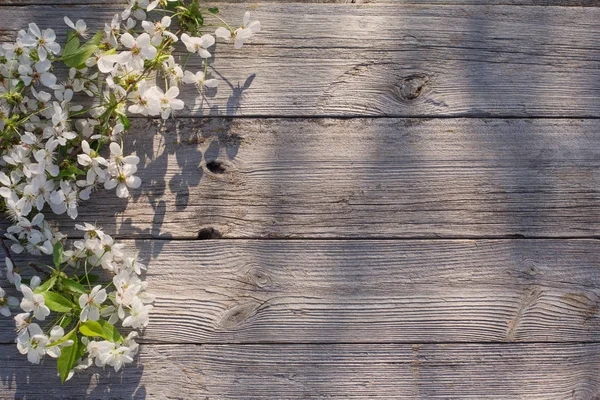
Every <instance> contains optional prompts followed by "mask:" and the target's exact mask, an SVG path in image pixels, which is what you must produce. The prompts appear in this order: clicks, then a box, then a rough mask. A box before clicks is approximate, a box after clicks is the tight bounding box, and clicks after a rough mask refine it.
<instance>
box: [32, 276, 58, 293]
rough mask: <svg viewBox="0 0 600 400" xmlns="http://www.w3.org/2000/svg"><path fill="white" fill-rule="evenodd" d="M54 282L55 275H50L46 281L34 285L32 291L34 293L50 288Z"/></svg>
mask: <svg viewBox="0 0 600 400" xmlns="http://www.w3.org/2000/svg"><path fill="white" fill-rule="evenodd" d="M55 283H56V276H52V277H51V278H50V279H48V280H47V281H46V282H44V283H42V284H41V285H40V286H38V287H36V288H35V289H34V292H35V293H44V292H47V291H48V290H50V289H52V287H53V286H54V284H55Z"/></svg>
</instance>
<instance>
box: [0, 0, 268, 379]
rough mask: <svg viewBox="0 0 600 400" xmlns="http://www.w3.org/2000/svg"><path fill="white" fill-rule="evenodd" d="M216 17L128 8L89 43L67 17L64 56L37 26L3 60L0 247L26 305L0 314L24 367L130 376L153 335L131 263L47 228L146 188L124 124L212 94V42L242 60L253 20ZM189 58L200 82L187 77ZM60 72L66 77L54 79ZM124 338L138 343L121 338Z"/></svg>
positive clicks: (88, 231) (134, 2) (190, 7)
mask: <svg viewBox="0 0 600 400" xmlns="http://www.w3.org/2000/svg"><path fill="white" fill-rule="evenodd" d="M218 13H219V10H218V9H216V8H202V7H200V5H199V0H191V1H184V0H154V1H149V0H129V3H128V5H127V8H126V9H125V10H124V11H123V12H122V13H121V14H117V15H115V16H114V17H113V19H112V21H110V22H108V23H106V24H105V26H104V27H103V28H102V29H101V30H99V31H98V32H96V33H95V34H93V35H92V33H91V32H90V31H89V29H88V26H87V24H86V22H85V21H83V20H78V21H76V22H73V21H72V20H71V19H70V18H68V17H65V18H64V22H65V24H66V25H67V26H68V27H69V28H70V30H69V32H68V35H67V38H66V42H65V43H64V46H62V47H61V45H60V44H59V43H58V42H57V38H56V35H55V33H54V31H53V30H52V29H41V28H40V27H38V26H37V25H36V24H34V23H32V24H29V26H28V28H27V29H26V30H21V31H19V33H18V35H17V38H16V41H15V42H14V43H12V44H4V45H2V46H1V47H0V207H2V211H3V212H4V213H5V215H7V216H8V217H9V218H10V219H11V221H12V225H11V226H10V227H9V228H8V229H7V231H6V232H5V233H4V235H3V237H2V238H0V241H1V244H2V247H3V248H4V250H5V252H6V259H5V260H6V267H7V268H6V278H7V279H8V281H9V282H10V283H11V284H12V285H13V289H11V290H12V291H14V293H13V294H15V295H17V294H20V296H21V300H18V299H17V297H15V296H12V295H11V296H7V293H6V292H5V291H4V290H3V289H0V314H2V315H4V316H9V315H11V314H12V311H11V308H13V309H14V308H20V310H21V311H22V312H20V313H17V314H16V316H15V317H14V318H15V321H16V327H17V339H16V342H17V347H18V349H19V351H20V352H21V353H22V354H26V355H27V358H28V360H29V361H31V362H32V363H39V362H40V360H41V359H42V358H43V357H45V356H46V355H47V356H50V357H54V358H58V362H57V365H58V371H59V375H60V376H61V378H62V380H63V381H64V380H66V379H68V378H70V377H71V376H72V375H73V373H74V372H76V371H79V370H82V369H85V368H87V367H88V366H91V365H97V366H110V367H113V368H114V369H115V370H116V371H118V370H119V369H120V368H121V367H122V366H123V365H124V364H127V363H130V362H132V361H133V357H134V355H135V354H136V352H137V344H136V342H135V338H136V336H137V332H136V331H135V329H141V328H143V327H145V326H146V325H147V324H148V321H149V313H150V311H151V310H152V305H151V303H152V302H153V301H154V298H153V296H152V295H150V294H148V293H147V292H146V283H145V282H144V281H143V279H142V277H141V274H142V271H143V270H145V269H146V267H145V266H144V265H143V264H142V263H141V262H140V261H139V260H138V258H137V255H136V254H135V253H133V252H131V251H130V250H128V249H126V248H125V246H124V245H123V244H122V243H117V242H115V240H114V239H113V238H112V237H111V236H110V235H108V234H106V233H104V232H103V231H102V230H100V229H99V228H98V227H97V226H95V225H92V224H88V223H84V224H77V225H76V228H77V229H78V230H79V231H81V236H83V239H81V240H75V241H70V242H69V243H70V248H69V249H68V250H65V249H64V247H63V246H65V245H66V243H67V241H66V239H67V237H66V235H65V234H63V233H61V232H60V231H58V230H57V229H55V228H53V227H52V225H51V224H50V223H49V222H48V221H47V216H48V212H49V211H51V212H52V213H53V214H58V215H60V214H66V215H68V216H69V217H70V218H72V219H76V218H77V217H78V206H79V204H80V202H81V201H85V200H88V199H89V198H90V196H91V195H92V194H93V193H94V192H95V191H96V190H99V189H101V188H104V189H106V190H113V189H114V190H115V192H116V196H118V197H122V198H127V197H128V196H129V193H130V190H133V189H137V188H138V187H140V185H141V179H140V178H139V177H138V176H136V173H137V168H138V164H139V161H140V160H139V158H138V157H137V156H135V155H126V153H125V151H124V150H125V149H124V146H123V143H122V141H121V137H122V135H124V134H125V133H126V132H127V130H128V129H129V124H130V122H129V118H128V115H131V114H138V115H141V116H152V117H160V118H163V119H167V118H170V117H172V116H173V115H175V114H176V113H178V112H180V111H181V110H182V109H183V108H184V102H183V101H182V100H181V99H180V98H179V95H180V88H181V87H182V85H183V84H189V85H193V86H195V88H196V89H197V90H198V91H200V92H202V91H203V90H204V89H205V88H206V87H208V88H214V87H216V86H217V85H218V80H217V79H215V78H213V77H211V76H209V74H208V65H209V60H210V58H211V57H212V54H211V51H212V50H211V49H212V46H213V45H214V44H215V42H216V40H217V39H219V40H223V41H225V42H232V43H233V47H234V48H240V47H242V45H243V44H244V43H245V42H246V41H248V39H250V38H251V37H252V36H254V35H255V34H256V33H257V32H259V31H260V22H258V21H251V20H250V14H249V13H246V14H245V15H244V18H243V23H242V25H241V26H239V27H232V26H230V25H229V24H227V23H226V22H225V21H224V20H223V19H221V17H220V16H219V15H218ZM155 14H156V18H155V17H154V16H155ZM205 17H212V18H214V20H215V24H211V25H208V24H205V23H204V21H205ZM174 27H176V28H174ZM215 27H216V29H215ZM178 47H179V48H180V49H182V50H183V49H185V52H186V56H185V57H178V56H177V55H178V54H179V53H177V52H176V49H177V48H178ZM191 57H198V58H199V60H200V61H201V62H202V68H201V70H199V71H190V70H188V69H186V65H187V61H188V60H189V59H190V58H191ZM180 58H184V60H183V62H182V63H180V62H179V61H182V60H179V59H180ZM178 60H179V61H178ZM59 64H60V65H64V66H66V67H67V68H66V69H63V70H64V71H65V72H64V73H63V74H62V75H61V74H60V73H58V72H57V71H60V69H58V68H56V66H57V65H59ZM163 83H164V84H163ZM11 253H14V254H20V253H29V254H32V255H36V256H44V255H47V256H52V258H53V263H52V265H46V264H31V267H32V268H33V269H34V270H35V271H36V275H34V276H31V277H29V278H26V277H25V275H27V274H26V272H27V270H25V271H23V270H19V268H17V267H16V265H15V263H14V261H13V258H12V255H11ZM93 271H100V272H102V273H100V274H98V276H96V275H94V274H92V272H93ZM107 274H112V275H114V276H113V277H112V279H107V278H106V277H107V276H108V275H107ZM22 275H23V276H22ZM119 325H120V326H121V327H123V328H131V329H133V330H132V331H131V332H130V333H129V334H128V335H127V336H126V337H123V336H122V335H121V333H120V332H119V329H118V326H119Z"/></svg>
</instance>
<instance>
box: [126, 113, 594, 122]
mask: <svg viewBox="0 0 600 400" xmlns="http://www.w3.org/2000/svg"><path fill="white" fill-rule="evenodd" d="M208 118H211V119H219V118H223V119H342V120H347V119H509V120H532V119H539V120H558V119H564V120H577V121H579V120H597V119H600V116H597V115H589V116H577V117H574V116H572V115H570V116H560V115H551V116H544V115H527V116H519V115H496V114H494V115H488V114H485V113H483V114H453V115H439V114H414V115H409V114H407V115H401V114H398V115H395V114H387V115H360V114H356V115H338V114H316V115H261V114H255V115H206V116H203V115H181V116H175V117H174V118H173V120H175V121H176V120H177V119H208ZM129 119H130V120H138V119H139V120H157V121H158V120H161V118H156V117H143V116H137V115H130V116H129Z"/></svg>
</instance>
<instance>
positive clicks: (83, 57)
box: [62, 44, 98, 69]
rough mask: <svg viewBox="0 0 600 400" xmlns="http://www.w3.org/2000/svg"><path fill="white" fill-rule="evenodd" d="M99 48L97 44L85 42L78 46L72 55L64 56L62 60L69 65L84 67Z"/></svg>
mask: <svg viewBox="0 0 600 400" xmlns="http://www.w3.org/2000/svg"><path fill="white" fill-rule="evenodd" d="M97 49H98V46H96V45H93V44H92V45H88V44H84V45H83V46H81V47H80V48H78V49H77V50H76V51H75V52H74V53H73V54H72V55H70V56H63V58H62V61H63V62H64V63H65V65H66V66H67V67H71V68H77V69H82V68H84V67H85V62H86V61H87V59H88V58H90V57H91V56H92V54H94V52H95V51H96V50H97Z"/></svg>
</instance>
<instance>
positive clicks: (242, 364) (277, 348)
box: [0, 344, 600, 400]
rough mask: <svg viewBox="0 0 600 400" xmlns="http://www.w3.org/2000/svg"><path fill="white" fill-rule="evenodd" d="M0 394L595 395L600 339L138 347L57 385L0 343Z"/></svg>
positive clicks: (48, 366)
mask: <svg viewBox="0 0 600 400" xmlns="http://www.w3.org/2000/svg"><path fill="white" fill-rule="evenodd" d="M0 359H2V360H3V367H2V369H1V372H0V373H1V374H2V380H1V383H0V388H2V390H0V399H3V400H4V399H6V400H8V399H13V398H17V399H21V398H27V399H29V398H31V399H38V398H43V399H47V400H50V399H61V400H64V399H81V398H93V399H125V398H127V399H146V398H148V399H154V398H160V399H183V398H186V399H211V400H212V399H219V400H221V399H232V400H234V399H235V400H239V399H245V400H246V399H248V400H252V399H324V398H327V399H374V398H377V399H477V400H479V399H494V400H497V399H540V400H542V399H543V400H553V399H557V400H558V399H586V400H587V399H593V398H594V396H596V395H597V394H598V392H599V391H600V379H599V378H598V369H599V368H600V345H598V344H521V345H510V346H506V345H481V344H454V345H409V344H405V345H396V344H384V345H376V346H374V345H284V346H281V345H268V346H235V345H223V346H213V345H209V346H189V345H187V346H181V345H166V346H156V345H154V346H143V347H142V348H141V354H140V356H139V358H138V361H139V365H138V366H137V367H135V366H133V367H129V368H126V369H125V370H124V372H122V373H118V374H115V373H114V372H111V371H109V370H108V369H107V370H105V371H99V370H98V369H95V368H94V369H93V370H92V373H93V372H96V373H97V374H98V375H93V374H92V373H90V372H87V373H85V374H83V375H81V376H78V377H77V378H74V379H72V380H71V381H69V382H67V383H66V384H65V385H64V386H61V385H60V384H59V380H58V377H57V376H56V372H55V370H54V368H55V367H54V361H53V360H48V362H46V363H44V365H43V366H32V365H31V364H28V363H27V361H26V360H25V359H24V357H23V356H21V355H20V354H18V353H17V351H16V349H15V348H13V347H12V346H10V347H9V346H0Z"/></svg>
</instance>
